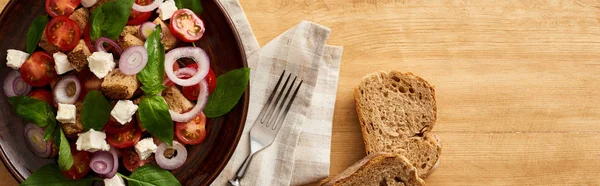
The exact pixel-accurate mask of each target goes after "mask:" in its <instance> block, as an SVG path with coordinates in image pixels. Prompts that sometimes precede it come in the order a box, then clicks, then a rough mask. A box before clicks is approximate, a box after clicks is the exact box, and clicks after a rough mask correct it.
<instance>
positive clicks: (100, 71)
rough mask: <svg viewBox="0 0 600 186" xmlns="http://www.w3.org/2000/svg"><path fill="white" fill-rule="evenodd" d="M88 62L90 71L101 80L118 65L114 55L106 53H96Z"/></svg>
mask: <svg viewBox="0 0 600 186" xmlns="http://www.w3.org/2000/svg"><path fill="white" fill-rule="evenodd" d="M87 60H88V62H89V66H90V71H92V73H94V74H95V75H96V77H98V78H100V79H102V78H104V76H106V75H107V74H108V73H109V72H110V71H111V70H113V69H114V68H115V65H116V64H115V61H114V58H113V55H112V54H111V53H106V52H94V53H93V54H92V55H91V56H90V57H88V59H87Z"/></svg>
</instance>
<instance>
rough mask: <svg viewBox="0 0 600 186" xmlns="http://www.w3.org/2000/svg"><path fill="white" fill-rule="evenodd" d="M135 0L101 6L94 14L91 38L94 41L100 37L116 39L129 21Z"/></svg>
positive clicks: (122, 0) (112, 2)
mask: <svg viewBox="0 0 600 186" xmlns="http://www.w3.org/2000/svg"><path fill="white" fill-rule="evenodd" d="M132 7H133V0H118V1H111V2H107V3H104V4H102V5H100V7H98V8H96V10H94V12H93V13H92V16H91V20H92V26H91V29H90V36H91V37H92V40H96V39H98V38H99V37H108V38H111V39H116V38H117V37H118V36H119V35H121V32H122V31H123V28H125V25H126V24H127V20H128V19H129V14H130V12H131V8H132Z"/></svg>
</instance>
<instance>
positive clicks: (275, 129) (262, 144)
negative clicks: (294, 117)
mask: <svg viewBox="0 0 600 186" xmlns="http://www.w3.org/2000/svg"><path fill="white" fill-rule="evenodd" d="M284 76H285V71H283V72H282V73H281V76H280V77H279V80H278V81H277V85H275V88H274V89H273V91H272V92H271V95H270V96H269V99H267V102H266V104H265V105H264V106H263V108H262V110H261V111H260V114H259V115H258V118H257V119H256V121H254V124H253V126H252V129H251V130H250V155H248V157H246V160H244V163H243V164H242V166H240V168H239V169H238V171H237V173H236V176H235V178H234V179H232V180H229V183H230V184H231V185H233V186H239V185H240V182H239V180H240V179H242V178H243V177H244V174H245V173H246V169H248V165H249V164H250V161H251V160H252V157H253V156H254V154H256V153H257V152H259V151H261V150H263V149H265V148H266V147H268V146H270V145H271V144H272V143H273V141H274V140H275V137H276V136H277V134H278V133H279V129H281V127H282V124H283V121H284V120H285V117H286V116H287V113H288V111H290V108H291V107H292V103H293V102H294V99H296V94H298V90H300V86H302V82H303V81H302V80H300V83H299V84H298V85H297V86H296V90H294V93H293V94H292V96H291V97H289V96H290V92H291V91H292V89H293V88H294V84H296V80H298V77H297V76H295V77H294V80H293V81H292V82H291V83H289V82H290V78H291V76H292V74H289V75H288V76H287V79H286V80H285V83H283V86H282V87H281V90H280V91H279V93H277V92H278V89H279V88H280V87H279V85H280V84H281V81H282V80H283V77H284ZM286 89H287V90H286ZM284 92H285V95H284ZM276 94H277V95H276ZM275 96H277V97H276V98H275ZM282 96H283V97H282ZM274 98H275V100H273V99H274ZM288 98H289V99H288ZM286 103H287V104H286ZM284 105H286V106H285V108H284Z"/></svg>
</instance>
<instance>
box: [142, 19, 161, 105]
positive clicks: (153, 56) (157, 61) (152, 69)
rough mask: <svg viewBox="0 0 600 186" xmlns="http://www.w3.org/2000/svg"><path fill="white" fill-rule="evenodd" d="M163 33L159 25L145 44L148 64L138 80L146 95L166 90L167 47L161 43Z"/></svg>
mask: <svg viewBox="0 0 600 186" xmlns="http://www.w3.org/2000/svg"><path fill="white" fill-rule="evenodd" d="M161 32H162V29H161V27H160V25H157V26H156V28H155V29H154V31H152V33H151V34H150V36H148V39H146V43H145V44H144V46H145V47H146V50H147V51H148V63H147V64H146V66H145V67H144V69H142V71H140V73H138V74H137V78H138V80H140V82H142V84H143V85H144V86H142V88H141V89H142V90H143V91H144V92H146V95H155V94H156V93H158V92H160V91H162V90H164V89H165V88H166V87H165V86H163V84H162V82H163V80H164V78H165V46H164V45H163V44H162V43H161V42H160V33H161Z"/></svg>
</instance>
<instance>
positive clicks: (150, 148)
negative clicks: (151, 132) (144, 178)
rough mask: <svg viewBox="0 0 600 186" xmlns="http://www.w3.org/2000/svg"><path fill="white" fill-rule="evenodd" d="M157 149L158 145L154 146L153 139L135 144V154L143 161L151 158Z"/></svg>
mask: <svg viewBox="0 0 600 186" xmlns="http://www.w3.org/2000/svg"><path fill="white" fill-rule="evenodd" d="M156 149H158V147H157V146H156V144H154V141H153V140H152V138H145V139H143V140H140V141H139V142H138V143H137V144H135V152H137V153H138V154H139V155H140V159H141V160H145V159H146V158H148V157H150V155H152V153H155V152H156Z"/></svg>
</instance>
